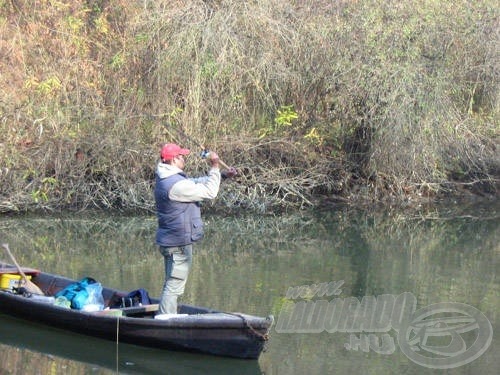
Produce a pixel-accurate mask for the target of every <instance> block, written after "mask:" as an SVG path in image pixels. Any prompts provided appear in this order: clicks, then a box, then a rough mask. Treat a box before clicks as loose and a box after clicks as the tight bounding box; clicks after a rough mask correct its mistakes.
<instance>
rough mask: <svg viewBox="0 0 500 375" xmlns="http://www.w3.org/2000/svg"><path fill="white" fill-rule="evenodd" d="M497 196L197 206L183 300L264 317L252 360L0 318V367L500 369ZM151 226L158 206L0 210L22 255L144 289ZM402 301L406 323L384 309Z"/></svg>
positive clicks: (154, 262) (78, 370) (156, 262)
mask: <svg viewBox="0 0 500 375" xmlns="http://www.w3.org/2000/svg"><path fill="white" fill-rule="evenodd" d="M499 207H500V206H499V204H498V202H490V203H489V204H487V205H478V204H457V203H449V204H446V205H441V206H439V207H436V206H433V207H431V208H421V209H420V210H407V211H404V210H400V209H399V210H387V209H384V210H373V211H360V210H352V209H346V208H341V207H339V208H329V209H325V210H324V211H323V212H316V213H311V212H300V213H293V214H287V215H280V216H239V215H238V216H231V217H226V218H223V217H221V216H206V218H205V221H206V236H205V239H204V240H203V242H202V243H200V244H198V245H197V246H196V247H195V259H194V268H193V271H192V274H191V276H190V280H189V282H188V286H187V290H186V294H185V296H184V298H183V302H187V303H191V304H196V305H203V306H210V307H213V308H217V309H221V310H226V311H241V312H246V313H250V314H256V315H264V316H266V315H269V314H273V315H274V316H275V319H276V320H275V326H274V327H273V329H272V331H271V339H270V342H269V345H268V348H267V351H266V352H265V353H263V354H262V355H261V357H260V359H259V360H258V361H245V360H233V359H225V358H216V357H211V356H204V355H195V354H185V353H173V352H162V351H156V350H152V349H143V348H137V347H134V346H130V345H119V346H117V345H116V344H115V343H113V342H105V341H101V340H97V339H92V338H87V337H84V336H74V335H70V334H67V333H64V332H59V331H57V330H53V329H48V328H43V327H38V326H36V325H33V324H28V323H25V322H23V321H20V320H16V319H12V318H9V317H6V316H3V315H0V373H1V374H4V373H5V374H49V373H50V374H113V373H120V374H170V373H180V374H185V375H189V374H264V373H265V374H300V375H303V374H309V375H312V374H333V373H335V374H442V373H446V374H483V375H484V374H497V373H498V369H499V368H500V355H499V354H500V352H499V345H500V339H499V336H500V329H499V325H500V319H499V311H500V299H499V290H500V288H499V285H500V281H499V279H498V277H497V271H498V270H499V257H500V246H499V242H500V241H499V239H500V238H499V237H500V235H499V233H500V232H499V223H500V216H499V214H498V208H499ZM155 229H156V222H155V218H154V215H150V216H112V215H104V214H91V213H78V214H76V213H72V214H70V213H65V214H48V215H43V216H15V217H9V216H0V241H1V242H2V243H9V245H10V249H11V250H12V251H13V253H14V254H15V255H16V258H17V260H18V262H19V263H21V264H23V265H25V266H31V267H35V268H39V269H42V270H44V271H47V272H51V273H57V274H62V275H66V276H69V277H72V278H82V277H84V276H91V277H94V278H95V279H97V280H98V281H100V282H102V283H103V284H105V285H109V286H112V287H116V288H119V289H122V290H134V289H137V288H145V289H147V290H148V291H149V293H150V294H151V295H153V296H157V295H159V292H160V289H161V284H162V281H163V263H162V258H161V256H160V254H159V253H158V251H157V250H156V248H155V246H154V243H153V238H154V232H155ZM0 260H4V261H7V260H8V258H7V256H6V255H5V254H2V255H1V256H0ZM315 285H316V286H320V287H323V288H322V289H321V288H320V289H314V286H315ZM299 286H304V287H303V288H301V289H297V288H295V287H299ZM294 288H295V289H294ZM403 293H404V294H403ZM403 297H405V298H406V300H405V299H403ZM405 301H406V302H405ZM412 301H413V303H414V307H415V309H416V310H417V311H416V312H415V313H413V311H412V314H413V315H411V317H412V318H411V320H412V321H411V324H412V325H411V326H410V325H409V323H407V322H406V321H405V322H403V321H402V320H400V319H397V318H395V316H396V314H395V313H394V311H396V310H397V307H399V308H405V307H407V306H411V305H412V304H411V302H412ZM383 302H385V303H386V304H385V305H384V304H383ZM405 303H406V304H405ZM431 305H432V306H431ZM370 306H371V307H370ZM387 306H390V308H387ZM367 311H371V312H372V314H371V315H369V314H368V313H367ZM387 311H390V312H393V313H392V315H391V313H387ZM398 311H399V310H398ZM386 318H387V319H386ZM384 319H386V321H385V323H384V322H383V321H384ZM467 323H472V324H467ZM464 327H465V328H464ZM457 345H458V346H457ZM443 364H444V365H443ZM439 366H444V367H447V368H448V369H445V370H443V369H438V367H439Z"/></svg>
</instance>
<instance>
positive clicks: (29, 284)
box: [2, 243, 44, 296]
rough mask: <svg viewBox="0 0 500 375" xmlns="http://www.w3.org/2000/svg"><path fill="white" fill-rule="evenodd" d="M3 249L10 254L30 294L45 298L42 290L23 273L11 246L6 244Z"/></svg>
mask: <svg viewBox="0 0 500 375" xmlns="http://www.w3.org/2000/svg"><path fill="white" fill-rule="evenodd" d="M2 247H3V248H4V249H5V251H6V252H7V254H9V257H10V259H11V260H12V262H13V263H14V265H15V266H16V268H17V271H18V272H19V274H20V275H21V277H22V278H23V281H24V287H25V288H26V290H27V291H28V292H30V293H34V294H40V295H42V296H43V295H44V293H43V292H42V290H41V289H40V288H39V287H38V286H37V285H36V284H35V283H33V282H32V281H31V280H29V279H28V278H27V277H26V274H25V273H24V272H23V270H22V269H21V267H20V266H19V264H18V263H17V261H16V258H14V255H13V254H12V253H11V251H10V249H9V245H8V244H6V243H4V244H2Z"/></svg>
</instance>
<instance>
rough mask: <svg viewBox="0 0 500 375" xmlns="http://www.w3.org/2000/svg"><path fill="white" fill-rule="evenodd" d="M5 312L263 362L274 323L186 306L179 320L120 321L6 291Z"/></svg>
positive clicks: (40, 280)
mask: <svg viewBox="0 0 500 375" xmlns="http://www.w3.org/2000/svg"><path fill="white" fill-rule="evenodd" d="M33 280H34V281H35V282H37V284H41V287H42V290H44V291H45V290H47V289H49V292H50V293H49V294H53V293H54V291H56V290H58V289H61V288H62V287H64V286H65V285H67V284H68V283H71V282H74V280H70V279H67V278H62V277H58V276H55V275H49V274H44V273H40V274H39V275H37V276H35V277H33ZM44 287H45V288H44ZM120 293H122V294H124V293H123V292H120V291H116V290H113V289H109V288H104V290H103V295H104V296H105V300H107V301H109V300H110V299H111V296H113V295H116V294H120ZM106 297H107V298H106ZM153 302H157V301H156V300H155V301H153ZM124 310H126V309H124ZM0 312H2V313H4V314H8V315H11V316H13V317H16V318H21V319H25V320H29V321H34V322H37V323H42V324H45V325H49V326H52V327H56V328H59V329H63V330H67V331H71V332H75V333H80V334H85V335H89V336H93V337H98V338H101V339H106V340H112V341H119V342H123V343H128V344H134V345H140V346H146V347H152V348H156V349H167V350H177V351H187V352H198V353H206V354H212V355H218V356H227V357H235V358H247V359H257V358H258V357H259V355H260V353H261V352H262V351H263V350H264V346H265V344H266V341H267V340H268V332H269V329H270V327H271V325H272V322H273V319H272V317H267V318H263V317H257V316H252V315H246V314H241V313H224V312H219V311H216V310H211V309H208V308H203V307H197V306H189V305H181V306H180V310H179V315H178V316H176V317H173V318H171V319H167V320H160V319H154V312H153V313H149V314H148V313H146V314H143V315H140V316H114V315H106V314H102V312H85V311H80V310H74V309H67V308H64V307H60V306H57V305H54V304H50V303H45V302H41V301H37V300H33V299H32V298H27V297H24V296H22V295H17V294H12V293H10V292H5V291H2V292H0Z"/></svg>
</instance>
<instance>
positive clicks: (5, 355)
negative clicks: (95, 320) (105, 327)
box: [0, 314, 262, 375]
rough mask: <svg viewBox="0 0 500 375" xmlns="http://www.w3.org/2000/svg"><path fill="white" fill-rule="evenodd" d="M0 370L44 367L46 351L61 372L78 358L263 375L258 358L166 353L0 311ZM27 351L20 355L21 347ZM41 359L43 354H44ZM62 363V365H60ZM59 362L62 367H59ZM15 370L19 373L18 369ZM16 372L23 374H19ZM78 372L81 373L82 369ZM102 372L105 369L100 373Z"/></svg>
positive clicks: (151, 369) (128, 368)
mask: <svg viewBox="0 0 500 375" xmlns="http://www.w3.org/2000/svg"><path fill="white" fill-rule="evenodd" d="M0 348H1V351H0V363H2V364H1V365H0V373H2V374H3V373H4V372H5V371H6V372H7V373H10V371H12V368H10V367H5V366H7V365H8V363H10V364H11V365H12V364H14V365H15V358H16V357H18V358H19V361H23V362H26V361H31V362H33V363H38V366H43V364H42V363H41V362H40V361H41V360H40V354H38V353H41V354H42V355H48V357H47V359H46V360H47V361H48V362H49V364H48V366H50V368H51V369H54V367H56V369H55V372H53V373H63V372H62V371H63V369H64V368H66V367H67V366H68V362H67V360H71V361H76V363H75V364H74V366H82V367H84V366H85V367H90V368H91V369H92V372H94V373H95V366H99V367H101V368H105V369H109V370H111V371H116V373H120V374H122V373H123V374H141V375H146V374H170V373H179V374H184V375H199V374H232V373H236V372H237V373H238V374H241V375H257V374H261V373H262V371H261V369H260V366H259V363H258V361H241V360H238V359H234V358H221V357H214V356H207V355H192V354H188V353H181V352H168V351H164V350H156V349H152V348H146V347H140V346H135V345H129V344H120V345H119V346H118V347H117V346H116V343H113V342H111V341H106V340H99V339H96V338H93V337H90V336H84V335H79V334H74V333H71V332H67V331H62V330H59V329H54V328H51V327H47V326H42V325H39V324H36V323H28V324H27V323H26V321H23V320H20V319H15V318H12V317H10V316H6V315H2V314H0ZM20 349H21V350H23V353H22V355H21V356H20V355H19V350H20ZM42 358H43V357H42ZM58 364H59V365H58ZM57 366H59V369H60V370H61V371H57ZM14 373H16V372H15V371H14ZM17 373H21V372H19V370H18V372H17ZM79 373H80V372H79ZM99 373H101V372H99Z"/></svg>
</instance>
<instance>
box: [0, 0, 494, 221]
mask: <svg viewBox="0 0 500 375" xmlns="http://www.w3.org/2000/svg"><path fill="white" fill-rule="evenodd" d="M496 9H497V6H496V2H494V1H493V0H485V1H480V2H474V3H471V2H470V1H468V0H459V1H453V2H451V1H450V2H448V1H445V2H439V3H437V2H425V1H423V2H419V3H418V4H413V3H411V4H410V3H405V2H402V3H400V4H398V5H397V6H394V3H393V2H392V1H375V0H373V1H372V0H370V1H363V2H356V1H354V2H353V1H336V2H330V1H318V2H314V5H312V3H311V4H310V3H308V2H302V1H300V2H298V1H287V0H264V1H259V2H256V3H248V4H245V6H241V2H239V1H224V2H221V1H199V0H186V1H168V2H158V1H144V2H141V3H140V4H138V3H135V2H118V3H114V4H113V5H110V4H108V2H107V1H101V0H94V1H90V2H89V1H83V0H73V1H58V2H57V3H54V2H46V1H39V2H36V3H35V4H32V3H31V2H27V1H16V2H3V3H1V4H0V15H1V17H0V21H1V22H0V30H1V31H2V32H1V33H0V51H2V52H4V55H5V59H2V60H1V61H0V87H2V90H0V160H1V164H0V179H1V182H2V183H1V185H0V212H3V213H7V212H25V211H33V210H48V211H53V210H64V209H71V210H82V209H89V208H98V209H116V210H145V211H150V210H152V209H153V202H152V184H153V180H154V164H155V162H156V160H157V158H158V153H159V148H160V145H161V144H162V143H164V142H176V143H180V144H182V145H183V146H184V147H188V148H191V149H192V150H193V153H192V156H191V157H190V160H189V161H188V166H187V171H188V173H190V174H192V175H197V174H202V173H204V172H205V171H206V163H205V161H204V160H201V158H200V157H199V156H198V153H199V152H201V147H200V145H203V146H204V147H207V148H209V149H211V150H215V151H217V153H218V154H219V155H221V156H222V157H223V159H224V161H225V162H226V163H227V164H230V165H234V166H235V167H236V168H238V170H239V172H240V175H239V177H238V178H236V179H235V180H234V181H230V182H227V183H225V186H224V188H223V189H222V192H221V195H220V197H219V199H218V200H217V202H216V203H215V205H216V206H214V209H215V208H217V209H222V208H223V209H234V208H237V209H243V210H250V211H254V212H270V211H271V212H272V211H275V210H288V209H297V208H303V207H316V206H318V205H319V206H321V205H323V204H325V202H333V203H345V204H359V203H360V202H368V204H373V203H377V204H389V205H390V204H396V203H397V204H403V205H404V204H412V203H413V202H418V201H421V200H422V201H425V200H435V199H442V198H446V197H453V196H458V197H467V196H475V197H484V198H485V199H497V198H498V194H499V187H500V157H499V152H498V147H499V140H500V138H499V133H500V132H499V126H498V124H499V118H500V116H499V114H500V111H499V109H500V106H499V103H500V100H499V90H498V87H499V84H500V82H499V75H498V64H497V54H496V52H495V51H496V50H497V46H498V35H499V27H500V26H499V24H498V12H497V11H496ZM207 206H208V207H207V208H210V205H207Z"/></svg>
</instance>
